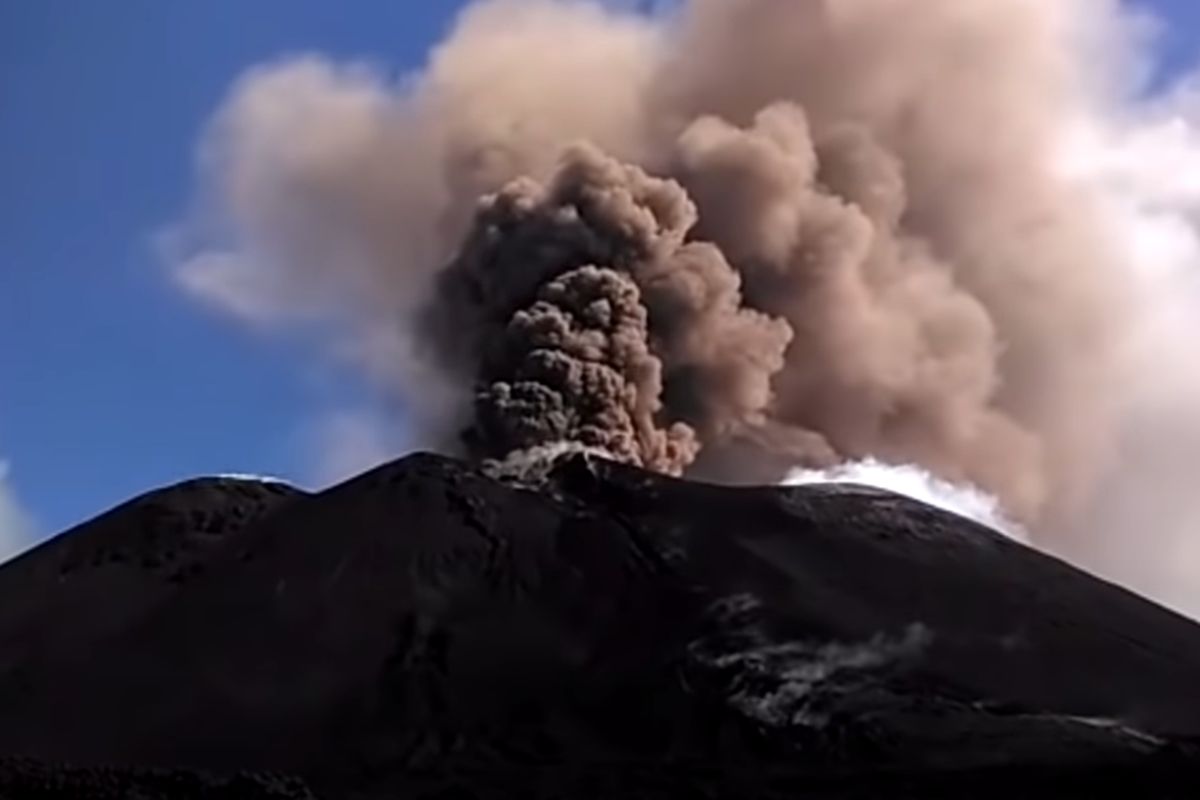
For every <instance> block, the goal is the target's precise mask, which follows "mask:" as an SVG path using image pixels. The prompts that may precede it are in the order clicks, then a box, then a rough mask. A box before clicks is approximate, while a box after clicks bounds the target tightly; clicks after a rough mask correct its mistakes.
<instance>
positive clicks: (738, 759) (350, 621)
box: [0, 454, 1200, 800]
mask: <svg viewBox="0 0 1200 800" xmlns="http://www.w3.org/2000/svg"><path fill="white" fill-rule="evenodd" d="M1198 679H1200V625H1197V624H1196V623H1193V622H1192V621H1190V620H1188V619H1186V618H1184V617H1182V616H1179V615H1177V614H1174V613H1172V612H1170V611H1168V610H1165V609H1163V608H1161V607H1159V606H1157V605H1155V604H1153V603H1151V602H1149V601H1147V600H1144V599H1142V598H1140V597H1138V596H1136V595H1134V594H1132V593H1130V592H1128V591H1125V590H1124V589H1121V588H1119V587H1117V586H1114V585H1111V584H1109V583H1106V582H1104V581H1102V580H1099V579H1097V578H1095V577H1093V576H1091V575H1088V574H1086V573H1084V572H1082V571H1080V570H1078V569H1075V568H1073V567H1071V566H1069V565H1068V564H1066V563H1064V562H1062V561H1059V560H1056V559H1055V558H1052V557H1050V556H1048V555H1045V554H1043V553H1040V552H1037V551H1035V550H1033V549H1030V548H1028V547H1026V546H1024V545H1022V544H1019V543H1017V542H1014V541H1011V540H1010V539H1007V538H1005V537H1004V536H1002V535H1000V534H998V533H996V532H994V531H992V530H990V529H988V528H985V527H983V526H980V525H978V524H975V523H973V522H971V521H969V520H966V519H963V518H960V517H958V516H955V515H953V514H951V513H948V512H945V511H940V510H937V509H934V508H931V507H928V506H925V505H923V504H921V503H918V502H916V501H914V500H910V499H908V498H905V497H901V496H898V495H894V494H890V493H887V492H884V491H881V490H876V489H872V488H868V487H863V486H853V485H807V486H795V487H761V488H747V487H737V488H734V487H725V486H717V485H708V484H702V483H697V482H692V481H687V480H680V479H673V478H668V477H664V476H662V475H658V474H653V473H649V472H645V471H642V470H639V469H636V468H633V467H628V466H624V465H619V464H615V463H611V462H607V461H603V460H600V459H596V458H592V457H586V456H582V455H580V456H572V457H567V458H565V459H561V460H559V461H558V462H557V463H555V464H552V465H549V466H547V467H546V468H545V469H544V470H541V471H537V470H532V471H529V472H527V473H526V474H523V475H514V474H507V475H505V474H497V473H496V472H495V471H487V470H484V469H483V468H481V467H479V466H477V465H471V464H467V463H464V462H461V461H457V460H454V459H451V458H446V457H441V456H436V455H430V454H417V455H412V456H409V457H406V458H404V459H401V460H399V461H396V462H394V463H391V464H388V465H385V466H382V467H379V468H377V469H375V470H373V471H371V472H368V473H366V474H364V475H362V476H360V477H358V478H355V479H353V480H350V481H348V482H346V483H344V484H341V485H339V486H335V487H333V488H331V489H329V490H327V491H323V492H320V493H316V494H311V493H306V492H303V491H300V490H298V489H294V488H291V487H289V486H286V485H283V484H278V483H267V482H259V481H254V480H248V479H234V478H208V479H197V480H193V481H189V482H186V483H183V484H179V485H177V486H173V487H169V488H165V489H162V490H159V491H155V492H152V493H150V494H148V495H145V496H143V497H140V498H138V499H135V500H133V501H131V502H129V503H127V504H125V505H123V506H120V507H118V508H116V509H114V510H112V511H110V512H108V513H106V514H104V515H103V516H101V517H99V518H97V519H95V520H93V521H91V522H88V523H85V524H83V525H81V526H79V527H77V528H74V529H72V530H69V531H67V532H65V533H63V534H61V535H60V536H58V537H56V538H54V539H52V540H50V541H48V542H47V543H45V544H43V545H42V546H40V547H38V548H36V549H34V550H32V551H30V552H28V553H26V554H25V555H23V556H22V557H20V558H18V559H16V560H14V561H12V562H10V563H9V564H7V565H5V566H4V567H3V568H2V569H0V709H2V712H0V754H3V756H4V757H3V758H0V796H2V797H6V798H8V797H11V798H20V799H21V800H25V798H38V797H44V798H65V797H114V798H116V797H196V798H202V797H244V798H253V797H264V798H267V797H273V798H274V797H278V798H285V797H287V798H298V797H303V798H330V799H331V800H332V799H335V798H375V797H379V798H383V797H387V798H435V797H437V798H451V797H453V798H517V797H520V798H551V797H553V798H579V799H580V800H586V799H587V798H597V799H598V798H676V797H679V798H687V797H696V798H701V797H703V798H739V799H746V800H754V799H755V798H797V797H817V798H825V797H828V798H842V797H888V798H895V797H914V798H915V797H921V798H929V797H956V798H961V797H967V796H969V797H1002V796H1003V797H1008V796H1010V795H1011V794H1012V793H1013V792H1014V791H1015V792H1020V793H1021V795H1022V796H1026V797H1036V796H1052V797H1056V798H1061V797H1073V796H1078V797H1106V796H1121V797H1128V796H1135V795H1136V796H1138V797H1176V796H1178V797H1191V796H1193V795H1192V792H1193V791H1195V787H1196V786H1200V692H1198V691H1196V686H1197V681H1198Z"/></svg>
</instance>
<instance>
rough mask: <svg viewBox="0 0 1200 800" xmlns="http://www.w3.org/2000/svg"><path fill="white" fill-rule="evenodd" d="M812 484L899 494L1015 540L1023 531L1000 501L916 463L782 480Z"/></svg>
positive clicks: (858, 466)
mask: <svg viewBox="0 0 1200 800" xmlns="http://www.w3.org/2000/svg"><path fill="white" fill-rule="evenodd" d="M811 483H857V484H861V485H863V486H874V487H876V488H878V489H886V490H888V491H889V492H895V493H896V494H902V495H905V496H907V497H911V498H913V499H914V500H919V501H921V502H922V503H927V504H928V505H931V506H936V507H937V508H941V509H944V510H946V511H950V512H953V513H955V514H958V515H959V516H963V517H966V518H967V519H972V520H975V521H976V522H978V523H981V524H983V525H987V526H988V527H989V528H993V529H995V530H997V531H1000V532H1001V533H1003V534H1005V535H1007V536H1009V537H1011V538H1013V539H1017V540H1018V541H1025V539H1026V535H1025V531H1024V530H1022V528H1021V527H1020V526H1019V525H1018V524H1017V523H1015V522H1013V521H1012V520H1010V519H1008V518H1007V517H1006V516H1005V515H1004V511H1003V509H1001V507H1000V501H999V500H997V499H996V498H995V497H994V496H992V495H990V494H988V493H987V492H984V491H983V490H981V489H978V488H976V487H975V486H971V485H970V484H956V483H951V482H950V481H946V480H943V479H941V478H939V477H937V476H936V475H933V474H932V473H931V472H929V471H928V470H926V469H922V468H921V467H918V466H916V465H915V464H904V465H899V466H897V465H892V464H884V463H882V462H880V461H877V460H875V459H873V458H869V459H866V460H864V461H852V462H849V463H846V464H840V465H838V466H836V467H833V468H830V469H797V470H793V471H792V472H791V473H790V474H789V475H788V476H787V478H786V479H785V480H784V484H785V485H787V486H799V485H803V484H811Z"/></svg>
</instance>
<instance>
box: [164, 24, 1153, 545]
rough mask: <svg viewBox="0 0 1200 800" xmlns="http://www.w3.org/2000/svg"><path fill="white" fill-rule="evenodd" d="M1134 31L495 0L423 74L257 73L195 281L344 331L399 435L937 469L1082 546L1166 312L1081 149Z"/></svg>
mask: <svg viewBox="0 0 1200 800" xmlns="http://www.w3.org/2000/svg"><path fill="white" fill-rule="evenodd" d="M1127 23H1128V19H1127V18H1126V17H1125V16H1124V15H1123V14H1122V13H1121V12H1120V10H1119V7H1118V4H1117V2H1116V0H1061V1H1060V2H1047V1H1046V0H976V1H974V2H972V1H971V0H792V1H791V2H782V1H781V0H691V2H686V3H683V4H682V5H681V6H680V7H679V8H678V9H676V10H674V11H670V12H660V13H658V14H657V15H653V16H647V15H645V14H639V13H634V12H631V11H623V10H619V9H614V8H612V7H609V6H606V5H602V4H599V3H595V2H567V1H565V0H563V1H556V0H481V2H475V3H473V4H471V5H469V6H468V7H467V8H466V10H465V11H464V12H463V13H462V15H461V17H460V18H459V20H458V22H457V24H456V26H455V27H454V29H453V30H452V32H451V33H450V34H449V35H448V37H447V38H446V39H445V40H444V41H443V42H442V43H441V44H439V45H438V46H437V47H436V48H435V49H434V50H433V51H432V53H431V56H430V59H429V62H428V64H427V65H425V66H424V67H423V68H422V69H420V70H419V71H417V72H415V73H413V74H411V75H409V76H406V77H405V78H404V79H403V80H399V81H396V80H392V79H391V78H390V77H388V76H387V75H385V74H382V73H381V72H380V71H379V70H378V69H374V68H371V67H368V66H364V65H350V66H339V65H333V64H331V63H329V62H328V61H325V60H323V59H321V58H318V57H306V58H299V59H292V60H289V61H285V62H281V63H279V64H275V65H271V66H267V67H262V68H259V69H257V70H255V71H253V72H251V73H250V74H248V75H247V76H246V77H244V78H243V79H242V80H241V81H240V82H239V84H238V85H237V86H236V87H235V88H234V90H233V92H232V94H231V96H230V98H229V100H228V101H227V102H226V104H225V105H224V106H223V108H222V109H221V111H220V113H219V114H218V115H217V117H216V118H215V120H214V122H213V124H212V126H211V128H210V130H209V132H208V134H207V135H206V137H205V140H204V141H205V146H204V149H203V151H202V177H203V179H204V187H203V191H202V193H201V198H202V203H201V205H200V207H199V209H198V212H197V215H195V219H198V220H200V222H201V223H202V224H201V225H199V226H197V225H195V224H193V225H192V226H191V227H190V228H188V229H187V230H186V231H184V232H183V233H182V234H180V235H179V236H177V237H176V239H175V241H174V242H173V246H175V247H177V248H179V249H180V250H181V251H182V252H183V254H184V256H185V258H184V259H183V264H182V267H181V268H180V271H179V275H180V277H181V279H182V280H183V282H184V283H185V285H187V286H188V287H189V288H190V289H192V290H193V291H196V292H197V293H199V294H201V295H203V296H205V297H206V298H208V299H210V300H214V301H216V302H218V303H219V304H220V305H222V306H223V307H225V308H227V309H229V310H232V311H234V312H236V313H238V314H240V315H242V316H244V317H248V318H250V319H252V320H254V321H257V322H275V323H280V322H282V323H289V324H293V323H297V322H300V323H309V322H313V321H316V322H319V323H321V324H322V326H323V328H322V330H325V331H329V330H332V331H334V332H335V333H336V339H335V346H336V347H337V348H338V351H339V352H340V353H341V354H342V355H346V356H348V357H350V358H353V359H356V360H357V362H358V363H360V364H361V365H362V366H363V368H364V369H365V370H366V371H367V373H368V375H369V376H370V377H371V378H372V379H373V380H374V381H376V383H377V385H380V386H383V387H386V388H387V389H388V391H390V392H391V393H392V394H393V396H394V397H395V398H396V402H397V404H398V406H399V407H400V408H401V409H402V412H401V413H402V414H403V415H404V418H405V420H406V421H407V422H408V423H409V427H410V429H411V430H412V431H413V440H412V441H410V442H409V443H410V444H420V445H424V446H429V445H433V446H438V447H442V448H445V449H450V450H459V451H462V450H465V451H468V452H470V453H472V454H474V455H476V456H478V457H483V458H490V459H504V458H506V457H510V456H514V454H516V456H517V457H519V454H520V453H521V452H522V451H526V450H537V451H539V452H547V451H556V450H557V449H561V448H562V447H564V446H566V447H570V446H579V447H583V448H586V449H594V450H600V451H603V452H606V453H609V454H610V455H612V456H614V457H616V458H620V459H624V460H627V461H629V462H632V463H636V464H640V465H643V466H646V467H649V468H652V469H657V470H661V471H664V472H670V473H681V472H683V473H687V474H691V475H696V476H701V477H706V478H713V479H718V480H724V481H736V482H757V481H768V480H778V479H780V478H782V477H783V476H784V475H785V474H787V472H788V471H790V470H791V469H794V468H796V467H808V468H824V467H828V466H831V465H834V464H837V463H840V462H845V461H862V460H867V459H872V458H873V459H876V460H878V461H881V462H883V463H889V464H916V465H919V466H921V467H923V468H925V469H927V470H929V471H930V472H932V473H933V474H935V475H937V476H938V477H940V478H942V479H946V480H949V481H955V482H963V483H967V484H970V485H973V486H977V487H979V488H981V489H983V490H985V491H987V492H989V493H992V494H994V495H996V496H997V497H999V498H1000V500H1001V502H1002V505H1003V508H1004V511H1005V512H1006V514H1007V515H1009V516H1010V517H1012V518H1014V519H1015V520H1016V521H1018V522H1019V523H1021V524H1022V525H1024V526H1026V527H1027V528H1028V529H1029V530H1030V531H1031V535H1032V536H1034V537H1035V538H1037V539H1040V540H1041V541H1043V542H1052V543H1053V542H1062V543H1064V546H1066V545H1068V544H1069V545H1070V547H1074V548H1075V550H1076V552H1086V550H1087V547H1086V544H1084V545H1078V541H1079V540H1081V539H1083V538H1086V537H1085V536H1084V535H1083V533H1081V531H1082V530H1083V529H1082V528H1081V526H1080V524H1079V520H1081V519H1087V518H1088V517H1087V514H1088V513H1089V512H1090V510H1092V509H1094V508H1095V504H1094V497H1095V495H1096V492H1097V487H1098V486H1101V485H1105V486H1107V485H1108V484H1103V483H1101V481H1104V480H1108V479H1109V476H1110V475H1112V474H1113V468H1114V457H1115V453H1116V452H1117V450H1116V443H1117V441H1118V439H1119V438H1123V437H1125V436H1126V433H1125V432H1123V429H1122V424H1123V421H1122V418H1121V417H1120V414H1121V413H1123V409H1125V408H1127V407H1128V405H1129V401H1128V397H1127V395H1128V393H1129V391H1131V389H1130V387H1131V382H1130V380H1129V376H1130V375H1131V374H1135V372H1131V370H1130V365H1129V357H1130V354H1131V353H1133V352H1134V351H1135V350H1134V349H1131V348H1130V346H1129V342H1128V340H1129V336H1130V331H1131V330H1132V329H1133V328H1136V327H1137V325H1135V324H1134V323H1136V322H1137V321H1138V320H1140V319H1141V318H1143V317H1144V316H1145V313H1146V312H1145V308H1144V307H1142V306H1141V305H1139V304H1138V303H1140V300H1139V301H1138V303H1135V302H1134V300H1133V298H1135V297H1139V296H1140V295H1139V293H1138V292H1134V291H1131V289H1130V287H1131V285H1133V284H1136V282H1137V280H1138V275H1137V270H1136V269H1131V268H1130V262H1129V259H1128V258H1127V255H1128V250H1127V248H1126V247H1125V245H1126V242H1124V241H1123V240H1122V236H1123V232H1122V231H1120V230H1116V229H1115V228H1114V226H1113V225H1111V224H1110V220H1109V218H1108V216H1107V213H1106V210H1105V209H1102V208H1101V207H1100V206H1101V204H1100V203H1098V202H1097V198H1096V192H1095V191H1094V190H1090V189H1089V188H1088V186H1087V185H1086V182H1085V181H1080V180H1076V179H1074V178H1073V177H1071V176H1069V175H1067V174H1065V172H1064V171H1063V170H1062V169H1060V166H1061V162H1062V156H1063V147H1064V132H1065V131H1066V130H1067V129H1069V128H1071V126H1072V125H1074V124H1075V123H1076V122H1077V121H1078V120H1081V119H1096V118H1097V115H1098V114H1103V113H1105V110H1106V107H1105V103H1107V102H1109V101H1111V100H1112V99H1113V98H1112V97H1111V91H1112V90H1113V87H1114V85H1115V82H1114V81H1113V80H1112V78H1113V75H1114V74H1115V73H1117V72H1119V71H1120V69H1121V58H1120V54H1121V53H1125V52H1128V51H1130V50H1132V49H1133V48H1134V44H1131V39H1130V37H1129V31H1130V30H1131V28H1130V26H1129V25H1128V24H1127ZM1096 53H1102V54H1103V57H1104V58H1103V61H1102V60H1101V59H1099V58H1097V57H1095V54H1096ZM1101 63H1103V64H1105V65H1106V66H1105V69H1104V70H1101V69H1100V68H1098V66H1097V65H1099V64H1101ZM1105 70H1108V72H1105ZM196 236H198V237H199V238H198V239H196V238H194V237H196ZM214 241H217V242H223V243H225V244H226V245H227V246H225V247H214V246H213V242H214ZM1073 537H1075V538H1073Z"/></svg>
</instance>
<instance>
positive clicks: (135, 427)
mask: <svg viewBox="0 0 1200 800" xmlns="http://www.w3.org/2000/svg"><path fill="white" fill-rule="evenodd" d="M459 5H461V4H460V3H454V2H444V1H441V0H439V2H400V0H393V1H392V2H387V1H386V0H371V1H370V2H368V1H367V0H360V1H359V2H355V3H354V4H353V13H348V12H347V11H346V8H347V6H346V4H341V3H331V2H315V1H314V0H256V2H254V3H246V2H244V0H204V1H203V2H199V1H198V0H197V1H196V2H190V3H188V2H170V3H168V2H162V1H161V0H120V1H119V2H109V3H99V2H89V0H75V1H74V2H67V1H66V0H0V462H5V461H6V462H8V463H9V466H10V469H9V474H8V478H7V480H8V482H9V483H10V484H11V487H12V489H13V491H14V492H15V494H16V496H17V497H19V498H20V499H21V502H22V504H23V505H24V506H25V507H26V508H27V509H29V511H30V512H31V514H32V516H33V517H34V518H35V520H36V529H37V530H39V531H41V532H42V533H52V532H55V531H58V530H61V529H62V528H64V527H65V526H67V525H69V524H71V523H74V522H77V521H79V520H81V519H84V518H86V517H88V516H90V515H92V514H94V513H96V512H98V511H100V510H102V509H104V508H106V507H108V506H110V505H112V504H113V503H115V502H118V501H120V500H123V499H125V498H127V497H129V496H131V495H133V494H136V493H138V492H140V491H143V490H146V489H148V488H150V487H153V486H156V485H161V484H163V483H167V482H170V481H172V480H176V479H180V478H183V477H187V476H190V475H194V474H198V473H211V472H221V471H245V472H261V473H269V474H273V475H280V476H283V477H288V478H292V479H296V480H301V481H303V480H305V479H306V478H307V477H309V476H310V475H311V472H310V470H311V453H310V452H309V451H310V450H311V449H312V447H313V444H312V441H311V438H312V437H311V426H312V424H313V420H315V419H319V418H321V417H322V415H324V414H327V413H329V412H330V411H333V410H337V409H341V408H346V407H354V406H367V407H369V406H370V405H371V404H372V403H373V402H375V401H374V399H373V398H372V397H370V396H369V395H368V394H366V390H365V389H364V388H363V387H362V386H361V385H360V384H359V383H357V382H356V381H355V379H354V378H353V376H350V375H340V374H337V373H334V372H331V371H330V370H332V369H333V368H332V367H314V366H312V364H311V362H310V361H309V360H306V359H302V358H301V354H300V349H299V346H298V345H297V344H296V343H295V342H291V343H289V342H288V341H286V340H283V339H272V338H269V337H260V336H255V335H253V334H251V333H249V332H246V331H240V330H239V329H238V328H236V327H235V326H230V325H228V324H226V322H225V321H224V320H221V319H218V318H216V317H215V316H213V315H212V314H210V313H209V312H207V311H206V310H205V309H204V308H203V307H202V306H200V305H198V304H197V303H195V302H193V301H192V300H191V299H190V298H188V297H187V296H185V295H184V294H183V293H182V292H180V291H178V289H177V288H176V287H175V286H173V285H172V283H171V280H170V278H169V275H168V274H167V271H166V270H165V268H164V266H163V264H162V263H161V260H160V259H159V258H158V257H157V255H156V254H155V251H154V248H153V247H152V241H153V237H154V234H155V233H156V231H158V230H160V229H161V228H162V226H164V225H166V224H168V223H170V222H171V221H173V220H174V219H177V218H178V217H179V216H180V214H181V213H182V212H183V211H184V210H185V207H186V204H187V202H188V199H189V194H190V190H191V185H192V177H193V151H194V147H195V144H196V141H197V137H198V134H199V132H200V130H201V128H202V126H203V124H204V122H205V120H206V119H207V118H208V117H209V115H210V114H211V113H212V111H213V110H214V109H215V108H216V107H217V105H218V104H219V102H220V100H221V99H222V97H223V96H224V95H225V93H226V92H227V91H228V89H229V86H230V84H231V82H232V81H233V80H234V79H235V78H236V77H237V76H238V75H239V74H240V73H242V72H243V71H244V70H245V69H246V68H247V67H249V66H251V65H254V64H257V63H261V62H263V61H270V60H272V59H276V58H278V57H280V56H283V55H287V54H292V53H297V52H303V51H320V52H322V53H326V54H329V55H332V56H335V57H360V56H367V57H372V58H376V59H379V60H380V61H383V62H385V63H387V64H388V65H389V66H390V67H393V68H396V69H405V68H410V67H414V66H416V65H418V64H419V63H420V62H421V61H422V59H423V57H424V55H425V52H426V50H427V48H428V47H429V45H430V44H431V43H432V42H433V41H435V40H436V39H437V37H438V35H439V33H440V32H441V31H443V30H444V29H445V28H446V26H447V25H448V24H449V22H450V18H451V17H452V15H453V14H454V12H455V10H456V8H457V7H458V6H459ZM1148 5H1150V6H1151V7H1152V8H1153V9H1154V10H1155V12H1156V13H1157V14H1158V15H1159V16H1160V17H1162V18H1163V19H1164V21H1165V22H1166V23H1167V30H1166V35H1165V37H1164V38H1163V39H1162V41H1161V44H1160V46H1161V52H1160V54H1159V55H1160V59H1161V61H1162V63H1163V64H1165V65H1166V71H1167V72H1168V73H1169V72H1174V71H1178V70H1181V69H1185V68H1187V67H1188V66H1190V65H1192V64H1193V63H1195V61H1196V53H1197V50H1198V49H1200V33H1197V28H1198V26H1200V5H1198V4H1196V3H1195V2H1194V0H1156V1H1155V2H1152V3H1148ZM3 473H4V470H3V469H2V468H0V479H2V476H3ZM0 499H2V498H0ZM0 519H2V518H0Z"/></svg>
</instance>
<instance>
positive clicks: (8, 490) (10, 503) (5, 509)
mask: <svg viewBox="0 0 1200 800" xmlns="http://www.w3.org/2000/svg"><path fill="white" fill-rule="evenodd" d="M33 535H34V524H33V518H32V517H31V516H30V515H29V513H28V512H27V511H26V510H25V509H24V508H23V507H22V506H21V504H20V503H19V502H18V501H17V497H16V494H15V493H14V491H13V489H12V486H11V484H10V483H9V481H8V462H6V461H0V562H3V561H7V560H8V559H10V558H12V557H13V556H15V555H16V554H17V553H19V552H21V551H22V550H24V549H25V548H26V547H28V546H29V545H30V544H31V543H32V540H33Z"/></svg>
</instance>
